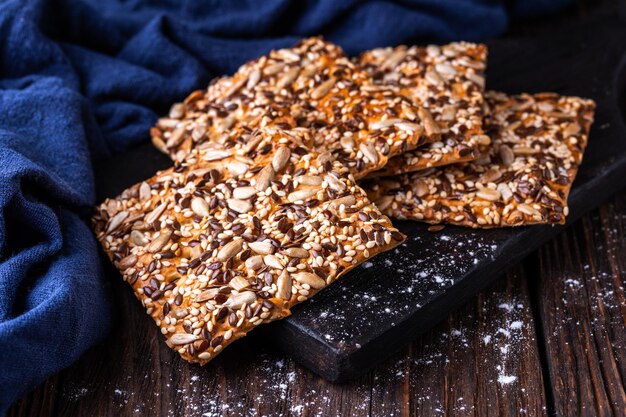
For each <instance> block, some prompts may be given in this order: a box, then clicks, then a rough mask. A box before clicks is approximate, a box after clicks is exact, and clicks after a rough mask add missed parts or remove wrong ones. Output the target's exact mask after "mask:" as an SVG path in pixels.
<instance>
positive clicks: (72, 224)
mask: <svg viewBox="0 0 626 417" xmlns="http://www.w3.org/2000/svg"><path fill="white" fill-rule="evenodd" d="M568 1H569V0H549V1H548V0H518V1H506V2H498V1H488V0H412V1H411V0H404V1H387V0H378V1H357V0H348V1H337V0H321V1H286V0H263V1H257V0H254V1H253V0H249V1H242V0H239V1H233V0H223V1H217V0H214V1H197V0H189V1H178V0H170V1H165V0H162V1H151V2H149V1H145V0H130V1H105V0H93V1H91V2H86V1H76V0H73V1H70V0H56V1H53V0H49V1H46V0H9V1H7V0H5V1H2V2H0V415H1V414H4V411H5V410H6V408H7V407H8V406H9V405H10V404H11V403H12V402H13V401H14V400H16V399H17V398H18V397H19V396H20V395H22V394H23V393H24V392H25V391H26V390H28V389H30V388H32V387H33V386H34V385H36V384H37V383H39V382H41V381H43V380H44V379H45V378H46V377H47V376H49V375H51V374H53V373H55V372H57V371H58V370H60V369H62V368H64V367H66V366H68V365H69V364H70V363H72V361H74V360H76V359H77V358H78V357H79V356H80V355H81V353H82V352H84V351H85V349H87V348H88V347H89V346H91V345H93V344H95V343H96V342H97V341H98V340H99V339H101V338H102V337H103V336H104V335H106V332H107V330H108V328H109V326H110V311H109V306H108V302H107V297H108V294H107V291H106V287H105V280H104V277H103V273H102V267H101V265H100V263H99V257H98V249H97V243H96V241H95V239H94V237H93V235H92V234H91V232H90V230H89V226H88V218H89V214H90V212H91V207H92V206H93V205H94V204H95V203H96V201H95V190H94V179H93V173H92V168H91V167H92V165H91V164H92V162H93V161H94V160H95V159H97V158H108V157H110V156H111V155H112V154H113V153H115V152H121V151H123V150H124V149H126V148H128V147H129V146H132V145H133V144H136V143H138V142H140V141H145V140H148V130H149V128H150V126H151V125H152V124H153V122H154V121H155V120H156V118H157V116H158V115H159V114H163V113H164V112H166V111H167V108H168V107H169V105H170V104H171V103H173V102H174V101H176V100H180V99H182V98H183V97H184V96H185V95H186V94H187V93H189V92H190V91H192V90H193V89H196V88H201V87H203V86H205V85H206V84H207V83H208V81H209V80H210V79H211V78H212V77H214V76H216V75H219V74H223V73H229V72H233V71H234V70H235V69H236V68H237V67H238V66H239V65H241V64H242V63H244V62H245V61H247V60H249V59H251V58H254V57H257V56H258V55H260V54H263V53H266V52H268V51H269V50H270V49H272V48H278V47H284V46H289V45H291V44H293V43H294V42H295V41H297V40H298V39H299V38H301V37H305V36H310V35H317V34H323V35H325V36H326V38H327V39H329V40H331V41H334V42H336V43H338V44H340V45H341V46H343V47H344V49H345V50H346V51H347V52H348V53H349V54H356V53H358V52H360V51H362V50H364V49H368V48H372V47H376V46H382V45H394V44H398V43H416V42H424V41H449V40H458V39H465V40H482V39H486V38H489V37H493V36H496V35H498V34H500V33H502V32H503V31H504V30H505V29H506V27H507V24H508V23H509V21H510V19H511V18H514V17H515V16H516V15H518V16H531V15H536V14H538V13H540V12H542V11H553V10H556V9H558V8H559V7H561V6H563V5H564V4H566V3H567V2H568ZM120 343H121V341H120Z"/></svg>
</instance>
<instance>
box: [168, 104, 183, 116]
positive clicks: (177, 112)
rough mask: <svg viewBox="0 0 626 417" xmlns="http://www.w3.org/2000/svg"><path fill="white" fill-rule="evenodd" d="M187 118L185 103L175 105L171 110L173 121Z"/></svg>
mask: <svg viewBox="0 0 626 417" xmlns="http://www.w3.org/2000/svg"><path fill="white" fill-rule="evenodd" d="M184 116H185V105H184V104H183V103H175V104H173V105H172V107H171V108H170V117H171V118H172V119H182V118H183V117H184Z"/></svg>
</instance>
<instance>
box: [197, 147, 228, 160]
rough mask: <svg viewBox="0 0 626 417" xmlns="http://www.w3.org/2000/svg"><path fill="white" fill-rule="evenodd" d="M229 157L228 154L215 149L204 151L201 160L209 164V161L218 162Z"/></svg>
mask: <svg viewBox="0 0 626 417" xmlns="http://www.w3.org/2000/svg"><path fill="white" fill-rule="evenodd" d="M229 156H230V152H228V151H223V150H219V149H215V150H209V151H205V152H204V153H203V154H202V159H204V160H205V161H207V162H210V161H219V160H222V159H224V158H227V157H229Z"/></svg>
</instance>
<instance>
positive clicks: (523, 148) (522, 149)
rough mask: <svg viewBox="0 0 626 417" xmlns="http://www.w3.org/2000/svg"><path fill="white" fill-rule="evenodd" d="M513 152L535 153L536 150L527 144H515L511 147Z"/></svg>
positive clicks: (518, 153) (520, 153) (519, 153)
mask: <svg viewBox="0 0 626 417" xmlns="http://www.w3.org/2000/svg"><path fill="white" fill-rule="evenodd" d="M513 153H514V154H515V155H534V154H536V153H537V150H536V149H535V148H531V147H529V146H515V147H514V148H513Z"/></svg>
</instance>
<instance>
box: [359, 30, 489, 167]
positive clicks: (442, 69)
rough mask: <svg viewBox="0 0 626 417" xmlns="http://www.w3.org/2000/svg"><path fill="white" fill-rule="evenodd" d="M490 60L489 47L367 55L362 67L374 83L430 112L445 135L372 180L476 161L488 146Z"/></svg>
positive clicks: (383, 50)
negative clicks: (485, 126)
mask: <svg viewBox="0 0 626 417" xmlns="http://www.w3.org/2000/svg"><path fill="white" fill-rule="evenodd" d="M486 60H487V48H486V46H485V45H482V44H473V43H468V42H455V43H450V44H448V45H443V46H434V45H430V46H427V47H417V46H413V47H406V46H398V47H395V48H379V49H374V50H371V51H368V52H365V53H364V54H363V55H362V56H361V57H360V60H359V63H360V65H361V66H362V67H363V68H364V69H365V70H366V71H367V72H368V73H369V74H370V75H372V77H373V78H374V82H375V83H377V84H379V85H384V86H385V87H388V88H391V89H392V90H393V91H395V92H397V93H398V94H400V95H403V96H406V97H408V98H410V99H411V100H412V102H413V104H414V105H415V106H417V107H424V108H426V109H428V110H429V111H430V113H431V114H432V117H433V119H434V121H435V122H436V123H437V125H438V126H439V127H440V129H441V135H442V138H441V140H440V141H437V142H435V143H431V144H429V145H426V146H424V147H420V148H418V149H415V150H413V151H409V152H406V153H404V154H402V155H400V156H396V157H394V158H392V159H391V160H390V161H389V163H388V164H387V165H386V166H385V167H384V168H383V169H382V170H380V171H377V172H374V173H371V174H370V175H369V177H380V176H388V175H396V174H401V173H406V172H414V171H419V170H423V169H427V168H432V167H435V166H442V165H448V164H452V163H458V162H464V161H470V160H472V159H475V158H477V157H478V156H479V154H480V152H481V150H484V149H485V147H486V146H487V145H488V144H489V138H488V137H487V136H485V135H484V134H483V131H482V119H483V116H484V112H483V107H484V99H483V92H484V87H485V81H484V73H485V67H486Z"/></svg>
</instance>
